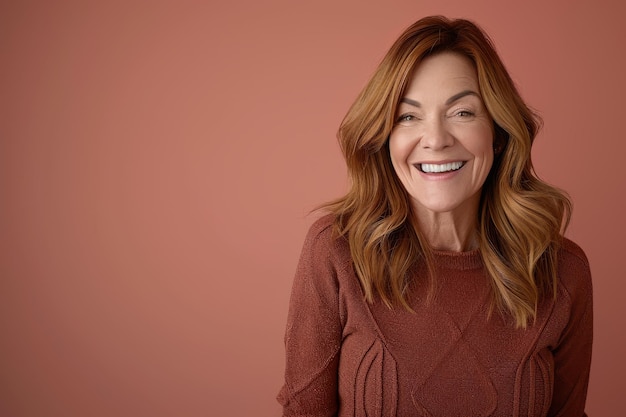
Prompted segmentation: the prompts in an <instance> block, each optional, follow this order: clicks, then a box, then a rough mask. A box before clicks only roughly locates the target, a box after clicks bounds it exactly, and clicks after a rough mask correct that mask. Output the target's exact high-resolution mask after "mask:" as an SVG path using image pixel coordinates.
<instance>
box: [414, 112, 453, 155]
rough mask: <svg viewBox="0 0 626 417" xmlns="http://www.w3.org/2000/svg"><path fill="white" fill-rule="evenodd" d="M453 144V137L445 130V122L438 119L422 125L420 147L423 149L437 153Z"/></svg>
mask: <svg viewBox="0 0 626 417" xmlns="http://www.w3.org/2000/svg"><path fill="white" fill-rule="evenodd" d="M453 144H454V136H453V135H452V134H451V133H450V132H449V131H448V130H447V129H446V126H445V122H444V121H443V120H441V119H439V118H433V119H432V120H430V121H428V122H426V123H424V130H423V131H422V138H421V139H420V145H421V146H422V147H423V148H425V149H430V150H433V151H438V150H441V149H444V148H447V147H449V146H452V145H453Z"/></svg>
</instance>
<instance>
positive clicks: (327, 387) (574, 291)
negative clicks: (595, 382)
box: [278, 216, 592, 417]
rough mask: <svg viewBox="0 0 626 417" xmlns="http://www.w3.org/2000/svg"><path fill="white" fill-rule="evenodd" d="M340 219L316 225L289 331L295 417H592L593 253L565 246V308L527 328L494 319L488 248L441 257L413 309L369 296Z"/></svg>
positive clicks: (285, 393) (415, 294) (418, 288)
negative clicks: (588, 407)
mask: <svg viewBox="0 0 626 417" xmlns="http://www.w3.org/2000/svg"><path fill="white" fill-rule="evenodd" d="M332 222H333V218H332V217H331V216H325V217H323V218H321V219H319V220H318V221H317V222H316V223H315V224H314V225H313V226H312V227H311V229H310V231H309V233H308V235H307V237H306V240H305V243H304V247H303V250H302V255H301V258H300V262H299V264H298V267H297V271H296V275H295V279H294V283H293V289H292V295H291V301H290V307H289V316H288V320H287V330H286V335H285V347H286V370H285V384H284V386H283V388H282V389H281V391H280V393H279V395H278V401H279V402H280V403H281V404H282V405H283V410H284V411H283V413H284V416H311V417H313V416H340V417H343V416H351V417H352V416H355V417H359V416H368V417H379V416H381V417H382V416H402V417H409V416H445V417H454V416H464V417H467V416H507V417H508V416H568V417H578V416H584V415H585V413H584V406H585V399H586V392H587V385H588V381H589V367H590V361H591V342H592V292H591V291H592V288H591V274H590V271H589V264H588V261H587V258H586V256H585V254H584V252H583V251H582V250H581V249H580V248H579V247H578V246H577V245H576V244H574V243H573V242H571V241H569V240H567V239H566V240H565V242H564V245H563V248H562V249H561V252H560V254H559V272H558V277H559V284H558V292H557V297H556V300H554V299H553V297H546V298H545V299H544V300H543V301H542V302H541V304H540V305H539V308H538V311H537V319H536V320H535V322H533V323H531V324H530V325H529V327H528V328H527V329H525V330H524V329H516V328H515V327H514V325H513V320H512V319H510V318H507V317H504V316H502V315H501V314H499V313H498V312H497V311H494V312H492V313H491V314H489V312H490V294H489V282H488V277H487V275H486V272H485V268H484V266H483V263H482V259H481V257H480V253H479V252H478V251H470V252H463V253H455V252H440V251H438V252H435V254H434V256H435V265H436V277H437V279H436V282H437V284H436V292H435V297H434V299H433V301H432V302H431V303H427V301H426V295H427V292H428V284H427V280H426V279H424V277H425V275H424V274H425V271H424V270H421V271H417V272H416V277H415V282H414V285H412V286H411V292H410V294H409V300H410V304H411V306H412V308H413V309H414V311H415V312H414V313H411V312H409V311H406V310H404V309H402V308H400V307H398V308H393V309H390V308H388V307H387V306H386V305H385V304H384V303H383V302H382V301H381V300H380V299H376V300H375V301H374V303H373V304H370V303H367V302H366V301H365V300H364V296H363V291H362V290H361V286H360V283H359V280H358V278H357V277H356V275H355V273H354V270H353V267H352V261H351V258H350V250H349V247H348V243H347V241H346V240H345V239H343V238H339V239H334V238H333V236H332V230H331V229H332Z"/></svg>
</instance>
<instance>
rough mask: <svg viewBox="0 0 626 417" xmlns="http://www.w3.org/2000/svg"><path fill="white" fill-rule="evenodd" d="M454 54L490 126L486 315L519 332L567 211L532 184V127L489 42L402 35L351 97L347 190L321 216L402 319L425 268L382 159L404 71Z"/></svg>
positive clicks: (483, 208)
mask: <svg viewBox="0 0 626 417" xmlns="http://www.w3.org/2000/svg"><path fill="white" fill-rule="evenodd" d="M440 52H454V53H458V54H461V55H463V56H465V57H467V58H469V59H470V60H471V61H472V63H473V64H474V67H475V69H476V73H477V78H478V84H479V89H480V94H481V95H482V98H483V101H484V103H485V106H486V108H487V111H488V112H489V114H490V116H491V118H492V120H493V123H494V132H495V133H494V148H495V158H494V164H493V166H492V169H491V171H490V173H489V175H488V177H487V179H486V181H485V184H484V185H483V188H482V195H481V199H480V207H479V211H478V219H477V224H478V228H477V231H476V232H477V236H478V242H479V249H480V253H481V256H482V259H483V262H484V264H485V267H486V270H487V273H488V275H489V277H490V282H491V289H492V291H491V292H492V300H493V305H492V307H495V308H497V309H498V310H499V311H501V312H503V313H505V314H506V313H508V314H509V315H510V317H512V319H513V321H514V322H515V326H516V327H521V328H524V327H526V326H527V325H528V322H529V321H530V320H533V319H534V318H535V316H536V311H537V306H538V303H539V301H540V300H541V299H542V297H543V296H545V295H546V294H550V293H552V295H553V296H556V288H557V274H556V269H557V254H558V249H559V247H560V244H561V239H562V232H563V231H564V230H565V228H566V227H567V224H568V222H569V219H570V213H571V203H570V201H569V199H568V197H567V196H566V195H565V193H563V192H562V191H560V190H558V189H556V188H554V187H552V186H550V185H548V184H546V183H545V182H543V181H541V180H540V179H539V178H538V177H537V175H536V174H535V172H534V170H533V167H532V162H531V146H532V143H533V141H534V139H535V136H536V134H537V131H538V129H539V127H540V125H541V121H540V119H539V117H538V116H537V115H536V114H534V113H533V112H532V111H531V110H530V108H529V107H528V106H527V105H526V104H525V103H524V101H523V100H522V98H521V97H520V95H519V93H518V91H517V89H516V87H515V85H514V83H513V81H512V80H511V77H510V76H509V74H508V73H507V71H506V69H505V67H504V65H503V64H502V61H501V60H500V58H499V57H498V55H497V53H496V51H495V48H494V47H493V44H492V42H491V41H490V39H489V37H488V36H487V35H486V34H485V33H484V32H483V31H482V30H481V29H480V28H479V27H478V26H477V25H476V24H474V23H473V22H471V21H468V20H465V19H456V20H450V19H447V18H445V17H442V16H430V17H426V18H423V19H421V20H419V21H417V22H416V23H414V24H413V25H411V26H410V27H409V28H408V29H406V30H405V31H404V33H402V35H401V36H400V37H399V38H398V39H397V40H396V42H395V43H394V44H393V46H392V47H391V49H390V50H389V52H388V53H387V54H386V56H385V57H384V58H383V60H382V62H381V63H380V65H379V66H378V68H377V69H376V71H375V72H374V74H373V76H372V77H371V79H370V80H369V82H368V83H367V85H366V86H365V88H364V89H363V90H362V92H361V93H360V94H359V96H358V97H357V99H356V101H355V102H354V103H353V105H352V106H351V108H350V109H349V111H348V113H347V114H346V116H345V118H344V120H343V121H342V123H341V126H340V128H339V132H338V139H339V142H340V146H341V150H342V152H343V155H344V158H345V160H346V164H347V168H348V175H349V178H350V188H349V190H348V192H347V194H346V195H345V196H344V197H342V198H340V199H338V200H336V201H334V202H331V203H329V204H327V205H326V206H325V207H326V208H328V209H330V211H331V212H333V213H334V214H335V230H336V232H337V233H338V234H339V235H341V236H344V237H346V238H347V240H348V242H349V246H350V252H351V256H352V260H353V263H354V268H355V272H356V274H357V276H358V278H359V280H360V282H361V286H362V288H363V291H364V294H365V298H366V299H367V300H368V301H369V302H372V301H373V299H374V296H375V295H376V294H378V295H379V296H380V298H381V299H382V300H383V301H384V302H385V303H386V304H387V305H388V306H389V307H392V306H393V305H401V306H403V307H405V308H407V309H408V310H411V308H410V306H409V303H408V300H407V289H408V287H409V285H410V283H411V278H410V277H411V276H412V274H413V273H414V271H415V268H416V267H417V266H418V265H419V264H425V265H426V267H427V270H428V271H429V274H428V275H429V277H430V282H431V295H432V290H433V285H434V282H435V278H434V273H433V271H434V265H433V259H432V254H431V249H430V247H429V245H428V243H427V242H426V240H425V239H424V237H423V236H421V235H420V231H419V227H418V225H417V222H416V219H415V218H414V215H413V213H412V208H411V203H410V198H409V196H408V193H407V192H406V190H405V189H404V187H403V185H402V184H401V182H400V180H399V179H398V177H397V175H396V173H395V171H394V169H393V166H392V164H391V160H390V155H389V143H388V142H389V135H390V133H391V131H392V129H393V126H394V119H395V115H396V111H397V106H398V103H399V101H400V99H401V98H402V96H403V94H404V92H405V89H406V87H407V84H408V83H409V81H410V79H411V75H412V73H413V70H414V69H415V68H416V67H417V66H418V65H419V64H420V62H422V61H423V60H424V59H425V58H426V57H428V56H432V55H435V54H437V53H440Z"/></svg>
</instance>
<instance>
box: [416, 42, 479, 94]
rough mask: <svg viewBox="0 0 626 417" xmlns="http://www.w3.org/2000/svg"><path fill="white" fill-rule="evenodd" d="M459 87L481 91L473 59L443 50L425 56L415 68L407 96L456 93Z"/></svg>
mask: <svg viewBox="0 0 626 417" xmlns="http://www.w3.org/2000/svg"><path fill="white" fill-rule="evenodd" d="M459 89H470V90H473V91H475V92H476V93H478V92H479V86H478V77H477V75H476V69H475V67H474V64H473V63H472V61H471V60H470V59H469V58H467V57H465V56H463V55H461V54H459V53H455V52H442V53H438V54H436V55H432V56H429V57H427V58H425V59H424V60H423V61H422V62H420V64H419V65H418V66H417V67H416V68H415V70H414V71H413V74H412V75H411V78H410V80H409V84H408V85H407V88H406V91H405V94H404V95H405V96H406V97H410V98H416V99H417V98H419V97H417V96H424V95H435V96H438V95H446V94H455V93H457V92H458V91H456V90H459Z"/></svg>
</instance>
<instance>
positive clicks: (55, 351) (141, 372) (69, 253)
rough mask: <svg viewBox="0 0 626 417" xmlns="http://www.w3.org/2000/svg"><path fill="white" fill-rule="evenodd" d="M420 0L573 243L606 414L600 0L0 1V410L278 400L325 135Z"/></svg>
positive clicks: (334, 180)
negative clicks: (461, 37)
mask: <svg viewBox="0 0 626 417" xmlns="http://www.w3.org/2000/svg"><path fill="white" fill-rule="evenodd" d="M430 14H444V15H448V16H450V17H466V18H470V19H473V20H475V21H476V22H478V23H479V24H480V25H481V26H482V27H483V28H484V29H485V30H486V31H487V32H488V33H489V34H490V36H491V37H492V38H493V40H494V42H495V45H496V47H497V49H498V51H499V52H500V54H501V56H502V58H503V60H504V62H505V64H506V66H507V68H508V69H509V71H510V73H511V75H512V77H513V78H514V80H515V81H516V83H517V84H518V86H519V89H520V91H521V93H522V96H523V97H524V99H525V100H526V101H527V102H528V103H529V104H530V105H531V106H532V107H533V108H535V109H536V110H537V111H538V112H539V113H540V114H541V115H542V116H543V118H544V120H545V126H544V129H543V130H542V132H541V134H540V136H539V137H538V139H537V142H536V146H535V148H534V161H535V166H536V170H537V172H538V174H539V175H540V176H541V177H542V178H543V179H545V180H547V181H548V182H550V183H552V184H555V185H557V186H559V187H561V188H563V189H565V190H566V191H568V192H569V194H570V195H571V197H572V199H573V202H574V217H573V222H572V224H571V227H570V229H569V231H568V233H567V235H568V236H569V237H570V238H572V239H573V240H575V241H576V242H577V243H578V244H580V245H581V246H582V247H583V248H584V249H585V251H586V252H587V255H588V257H589V259H590V262H591V268H592V273H593V277H594V286H595V288H594V289H595V347H594V356H593V365H592V374H591V383H590V388H589V397H588V412H589V413H590V415H592V416H623V415H626V403H625V402H624V399H623V397H624V390H623V386H624V384H623V380H624V375H625V374H626V358H625V357H624V352H626V343H625V340H626V332H625V331H624V330H625V329H624V317H626V303H624V302H623V301H622V300H623V298H624V296H625V294H626V284H625V283H624V278H626V276H625V274H624V271H625V267H624V255H623V254H622V252H623V250H624V244H623V235H624V232H625V230H624V229H625V228H624V213H625V212H626V206H625V201H626V199H625V196H624V194H625V193H624V191H625V186H624V184H625V183H626V176H625V175H624V163H623V159H624V153H625V151H626V137H625V134H624V129H625V127H624V126H625V124H624V121H625V119H626V112H625V110H626V102H625V98H626V83H625V81H624V74H626V60H625V54H624V49H623V41H624V39H626V25H625V24H624V10H623V9H622V6H621V2H619V1H617V0H615V1H609V0H599V1H593V2H591V1H565V0H563V1H525V2H515V3H513V2H505V1H501V0H493V1H473V2H468V1H457V0H454V1H446V2H443V1H434V0H432V1H416V0H393V1H382V0H381V1H363V0H345V1H341V0H318V1H309V2H296V1H289V0H284V1H271V2H265V1H254V0H245V1H232V2H217V1H205V2H200V1H197V2H190V1H170V2H163V1H159V2H155V1H107V2H104V1H89V2H85V1H74V2H70V1H39V2H36V1H7V0H4V1H2V2H1V3H0V415H1V416H3V417H4V416H7V417H13V416H17V417H22V416H24V417H31V416H32V417H34V416H46V417H53V416H63V417H73V416H91V417H100V416H151V417H160V416H220V417H231V416H232V417H241V416H262V417H264V416H267V417H269V416H277V415H279V414H280V408H279V406H278V404H277V403H276V400H275V396H276V394H277V393H278V391H279V389H280V387H281V384H282V376H283V371H284V350H283V340H282V339H283V332H284V327H285V320H286V314H287V304H288V298H289V293H290V290H291V282H292V278H293V273H294V270H295V266H296V262H297V260H298V256H299V252H300V248H301V245H302V241H303V238H304V234H305V233H306V230H307V228H308V226H309V225H310V224H311V223H312V221H313V220H314V218H315V215H309V214H308V212H309V211H310V210H311V209H313V208H314V207H315V206H316V205H318V204H320V203H322V202H325V201H327V200H329V199H333V198H336V197H338V196H340V195H341V194H342V193H343V192H344V191H345V190H346V185H347V181H346V175H345V168H344V164H343V160H342V158H341V155H340V151H339V147H338V145H337V141H336V130H337V127H338V126H339V123H340V121H341V119H342V118H343V116H344V114H345V112H346V111H347V109H348V107H349V105H350V104H351V102H352V100H353V99H354V98H355V97H356V95H357V93H358V92H359V91H360V89H361V88H362V87H363V85H364V83H365V82H366V80H367V79H368V77H369V76H370V75H371V74H372V72H373V70H374V68H375V67H376V65H377V64H378V62H379V61H380V60H381V58H382V57H383V55H384V53H385V52H386V51H387V49H388V48H389V46H390V45H391V43H392V42H393V40H394V39H395V38H396V37H397V36H398V35H399V34H400V33H401V32H402V31H403V30H404V29H405V28H406V27H407V26H408V25H409V24H410V23H412V22H413V21H415V20H417V19H418V18H420V17H423V16H426V15H430Z"/></svg>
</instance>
